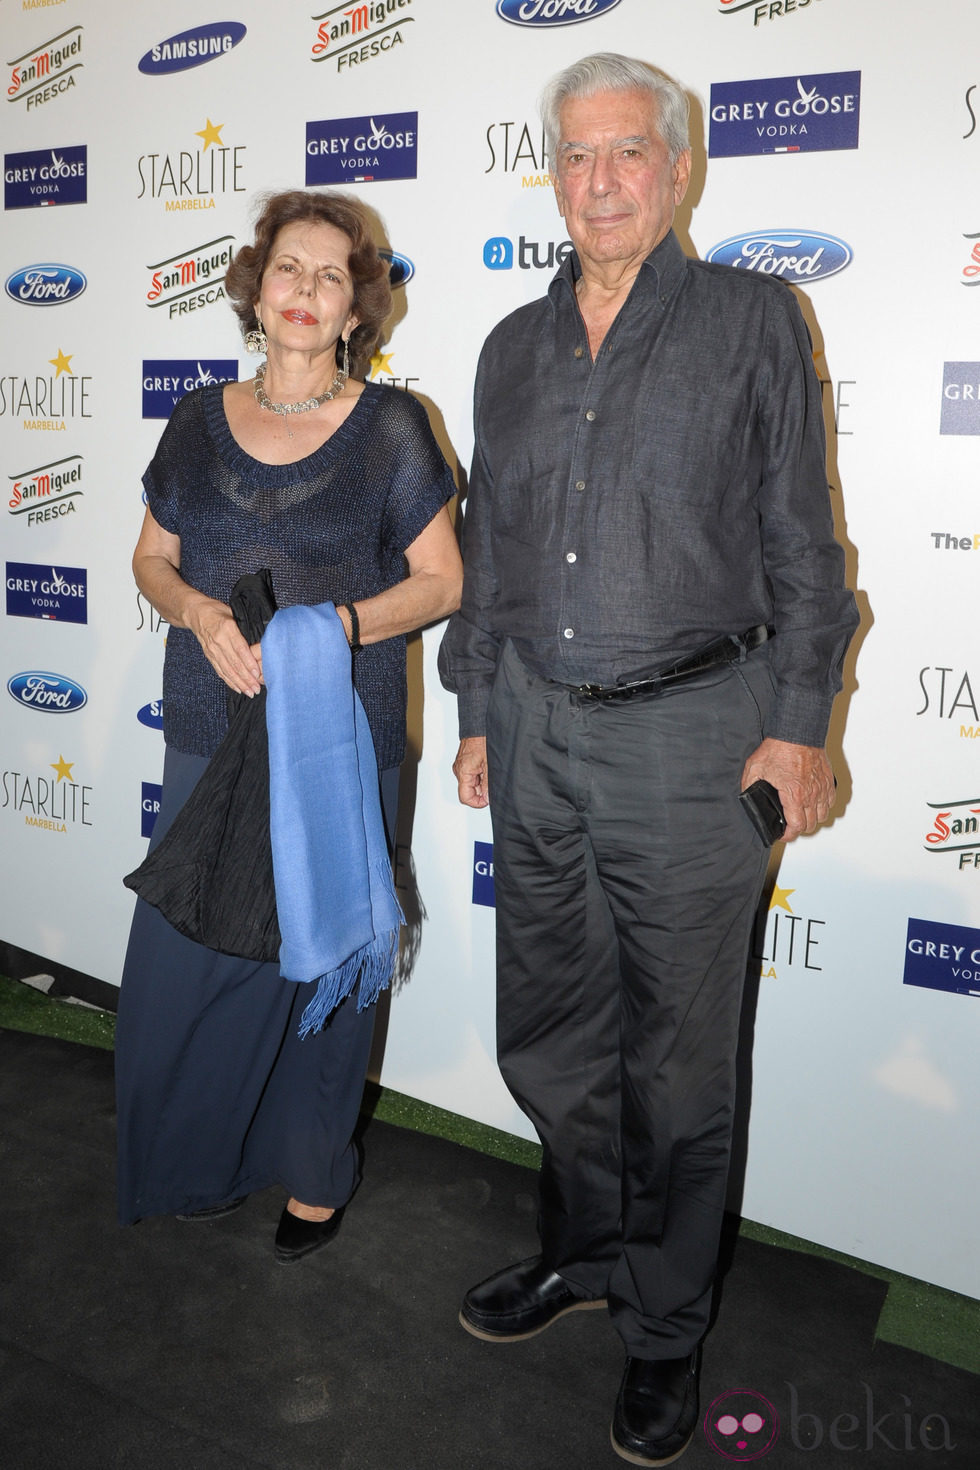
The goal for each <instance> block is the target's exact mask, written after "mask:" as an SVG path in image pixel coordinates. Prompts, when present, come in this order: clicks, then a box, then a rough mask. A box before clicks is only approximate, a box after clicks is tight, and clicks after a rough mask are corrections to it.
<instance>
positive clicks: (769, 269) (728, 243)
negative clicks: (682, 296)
mask: <svg viewBox="0 0 980 1470" xmlns="http://www.w3.org/2000/svg"><path fill="white" fill-rule="evenodd" d="M851 255H852V252H851V247H850V245H847V244H845V242H844V241H843V240H838V239H837V237H836V236H835V235H818V234H806V233H804V232H803V231H802V230H759V231H757V232H756V233H754V234H751V235H732V236H731V238H730V239H728V240H722V241H721V243H720V244H718V245H715V246H714V247H713V249H711V250H709V252H708V255H707V257H706V259H708V260H710V261H713V262H714V263H715V264H717V265H732V266H736V267H737V268H738V269H739V270H746V271H755V273H756V275H759V276H779V277H780V278H781V279H782V280H784V281H788V282H790V284H792V285H805V284H807V283H808V282H809V281H819V280H822V279H823V278H824V277H826V276H835V275H836V274H837V272H838V271H842V270H843V269H844V267H845V266H847V265H850V263H851Z"/></svg>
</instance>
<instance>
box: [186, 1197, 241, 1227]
mask: <svg viewBox="0 0 980 1470" xmlns="http://www.w3.org/2000/svg"><path fill="white" fill-rule="evenodd" d="M244 1203H245V1196H244V1195H242V1196H241V1197H240V1198H239V1199H230V1200H229V1201H228V1203H227V1204H225V1205H209V1206H208V1207H207V1209H204V1210H190V1211H189V1212H188V1213H186V1214H183V1215H178V1216H177V1219H178V1220H184V1221H187V1220H223V1219H224V1218H225V1216H226V1215H233V1214H234V1213H235V1211H236V1210H240V1209H241V1207H242V1205H243V1204H244Z"/></svg>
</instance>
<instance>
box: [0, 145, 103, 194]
mask: <svg viewBox="0 0 980 1470" xmlns="http://www.w3.org/2000/svg"><path fill="white" fill-rule="evenodd" d="M87 170H88V148H87V146H86V145H85V144H84V143H79V144H78V145H76V146H75V147H73V148H36V149H32V150H30V151H29V152H26V153H6V154H4V159H3V207H4V209H37V208H39V207H41V206H43V205H46V204H84V203H85V202H86V200H87V198H88V187H87V184H88V179H87Z"/></svg>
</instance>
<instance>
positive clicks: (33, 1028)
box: [0, 976, 980, 1374]
mask: <svg viewBox="0 0 980 1470" xmlns="http://www.w3.org/2000/svg"><path fill="white" fill-rule="evenodd" d="M115 1020H116V1018H115V1016H114V1015H112V1013H111V1012H108V1011H99V1010H92V1009H89V1008H88V1007H86V1006H81V1005H77V1004H75V1003H73V1002H70V1001H65V1000H59V999H56V998H53V997H51V996H48V995H45V994H44V993H43V992H42V991H39V990H35V989H33V988H32V987H31V986H29V985H24V984H22V983H20V982H19V981H16V980H9V979H7V978H6V977H4V976H0V1027H7V1028H9V1029H10V1030H14V1031H30V1032H33V1033H34V1034H35V1035H40V1036H56V1037H59V1038H61V1039H62V1040H64V1041H76V1042H80V1043H82V1044H83V1045H85V1046H97V1047H102V1048H104V1049H105V1050H107V1051H111V1050H112V1047H113V1041H114V1036H115ZM364 1104H365V1109H366V1110H367V1111H368V1112H370V1113H371V1115H372V1116H373V1117H376V1118H380V1119H381V1120H382V1121H383V1122H386V1123H393V1124H395V1125H396V1126H398V1127H402V1128H412V1129H415V1130H416V1131H417V1132H419V1133H427V1134H431V1135H433V1136H435V1137H438V1138H445V1139H448V1140H449V1141H450V1142H452V1143H458V1144H462V1145H463V1146H465V1147H467V1148H472V1149H476V1150H478V1151H479V1152H480V1153H485V1154H489V1155H491V1156H492V1157H493V1158H497V1159H505V1160H507V1161H509V1162H510V1163H515V1164H523V1165H525V1166H526V1167H528V1168H531V1169H536V1168H537V1166H538V1162H539V1160H540V1149H539V1147H538V1145H537V1144H534V1143H530V1142H528V1140H527V1139H524V1138H517V1137H515V1136H514V1135H513V1134H511V1133H504V1132H502V1131H501V1130H500V1129H499V1128H490V1127H488V1126H487V1125H486V1124H484V1123H477V1122H474V1121H473V1119H471V1118H461V1117H459V1116H458V1115H457V1114H456V1113H451V1112H448V1111H447V1110H446V1109H445V1108H437V1107H435V1106H433V1105H432V1104H431V1103H424V1102H419V1101H417V1100H416V1099H415V1098H411V1097H406V1096H404V1094H402V1093H400V1092H393V1091H392V1090H391V1088H388V1087H378V1086H377V1085H375V1084H372V1083H369V1084H368V1086H367V1089H366V1091H365V1098H364ZM741 1234H743V1235H745V1236H747V1237H749V1238H750V1239H752V1240H758V1241H762V1242H764V1243H766V1244H769V1245H775V1246H778V1247H779V1248H781V1249H783V1250H793V1251H800V1252H802V1253H804V1254H807V1255H814V1256H820V1257H822V1258H823V1259H825V1260H830V1261H837V1262H839V1263H840V1264H842V1265H846V1266H851V1267H853V1268H854V1269H855V1270H858V1271H861V1272H863V1273H864V1274H865V1275H867V1276H874V1277H877V1278H878V1279H879V1280H882V1281H887V1282H888V1295H887V1297H886V1300H885V1305H884V1308H883V1310H882V1313H881V1316H880V1318H879V1321H878V1328H877V1333H876V1336H877V1337H878V1338H879V1339H881V1340H882V1341H884V1342H890V1343H894V1344H895V1345H896V1346H898V1347H906V1348H910V1349H911V1350H912V1351H914V1352H919V1353H924V1354H925V1355H926V1356H928V1357H931V1358H936V1359H938V1360H939V1361H940V1362H944V1363H952V1364H953V1365H954V1366H955V1367H957V1368H963V1369H965V1370H966V1371H967V1372H970V1373H977V1374H980V1302H978V1301H975V1300H974V1299H973V1298H972V1297H965V1296H959V1295H958V1294H957V1293H956V1292H952V1291H946V1290H944V1289H943V1288H942V1287H939V1286H932V1285H930V1284H929V1283H928V1282H925V1281H918V1280H916V1279H915V1278H913V1277H910V1276H901V1275H899V1274H898V1273H897V1272H895V1271H889V1270H887V1269H886V1268H885V1267H883V1266H877V1265H875V1264H874V1263H873V1262H870V1261H861V1260H856V1259H854V1258H853V1257H851V1256H846V1255H843V1254H841V1253H840V1252H839V1251H832V1250H828V1249H826V1248H825V1247H823V1246H818V1245H815V1244H813V1242H811V1241H807V1240H801V1239H799V1238H798V1237H796V1236H791V1235H785V1234H783V1233H782V1232H781V1231H778V1230H772V1229H770V1228H769V1227H767V1226H763V1225H757V1224H755V1223H753V1222H752V1221H751V1220H743V1222H742V1225H741Z"/></svg>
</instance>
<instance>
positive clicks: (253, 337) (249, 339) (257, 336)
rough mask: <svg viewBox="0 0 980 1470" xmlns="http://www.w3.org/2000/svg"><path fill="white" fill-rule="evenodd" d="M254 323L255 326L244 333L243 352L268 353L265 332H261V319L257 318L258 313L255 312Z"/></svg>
mask: <svg viewBox="0 0 980 1470" xmlns="http://www.w3.org/2000/svg"><path fill="white" fill-rule="evenodd" d="M255 321H256V325H255V326H254V327H253V328H252V330H251V331H250V332H246V333H245V351H246V352H268V350H269V342H268V339H267V337H266V335H265V332H264V331H263V330H262V318H261V317H260V316H259V314H258V312H256V314H255Z"/></svg>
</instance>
